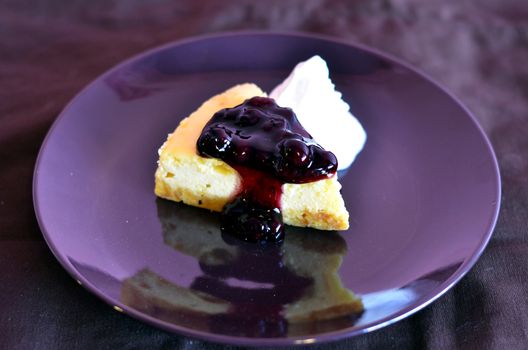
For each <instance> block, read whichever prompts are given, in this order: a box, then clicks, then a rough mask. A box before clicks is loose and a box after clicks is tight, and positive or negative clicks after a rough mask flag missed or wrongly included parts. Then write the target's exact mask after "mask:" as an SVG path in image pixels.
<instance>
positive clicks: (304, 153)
mask: <svg viewBox="0 0 528 350" xmlns="http://www.w3.org/2000/svg"><path fill="white" fill-rule="evenodd" d="M197 149H198V153H199V154H200V155H201V156H207V157H213V158H219V159H222V160H223V161H225V162H226V163H228V164H229V165H231V166H232V167H234V168H235V169H236V170H237V171H238V172H239V173H240V175H241V176H242V187H241V190H240V192H239V194H238V196H237V197H236V198H235V200H234V201H233V202H231V203H228V204H227V205H226V206H225V207H224V210H223V212H222V220H221V229H222V232H224V233H230V234H232V235H235V236H236V237H238V238H240V239H242V240H244V241H249V242H278V241H282V240H283V239H284V225H283V222H282V214H281V210H280V199H281V194H282V190H281V188H282V185H283V184H284V183H296V184H300V183H306V182H313V181H317V180H321V179H325V178H329V177H332V176H333V175H334V174H335V172H336V170H337V158H336V157H335V156H334V154H332V153H331V152H328V151H325V150H324V149H323V148H322V147H321V146H319V145H318V144H317V143H316V142H315V141H314V140H313V139H312V137H311V136H310V134H309V133H308V132H307V131H306V130H305V129H304V128H303V127H302V125H301V124H300V123H299V121H298V120H297V117H296V116H295V113H293V111H292V110H291V109H290V108H282V107H279V106H278V105H277V104H276V103H275V101H274V100H273V99H271V98H267V97H253V98H250V99H248V100H246V101H245V102H244V103H242V104H240V105H238V106H236V107H233V108H226V109H223V110H220V111H218V112H217V113H215V114H214V115H213V117H212V118H211V120H210V121H209V122H208V123H207V124H206V126H205V127H204V129H203V130H202V134H201V135H200V137H199V138H198V141H197Z"/></svg>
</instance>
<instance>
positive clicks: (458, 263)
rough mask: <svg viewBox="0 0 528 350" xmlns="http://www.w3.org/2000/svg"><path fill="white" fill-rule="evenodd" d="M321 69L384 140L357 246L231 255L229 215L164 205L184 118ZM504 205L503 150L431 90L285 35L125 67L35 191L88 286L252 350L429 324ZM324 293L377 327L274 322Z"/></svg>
mask: <svg viewBox="0 0 528 350" xmlns="http://www.w3.org/2000/svg"><path fill="white" fill-rule="evenodd" d="M314 54H319V55H321V56H322V57H323V58H325V59H326V60H327V62H328V64H329V67H330V71H331V77H332V79H333V80H334V82H335V83H336V85H337V88H338V89H339V90H340V91H341V92H342V93H343V96H344V98H345V100H346V101H347V102H348V103H349V104H350V105H351V109H352V112H353V113H354V114H355V115H356V116H357V117H358V118H359V120H360V121H361V123H362V124H363V126H364V127H365V129H366V131H367V135H368V140H367V143H366V147H365V149H364V150H363V152H362V153H361V154H360V156H359V157H358V159H357V160H356V162H355V163H354V164H353V165H352V167H351V168H350V169H348V171H347V172H346V173H341V174H340V176H341V182H342V184H343V190H342V193H343V196H344V199H345V201H346V205H347V208H348V210H349V211H350V213H351V220H350V224H351V225H350V229H349V230H348V231H347V232H341V233H340V234H321V233H317V232H313V231H310V232H307V231H306V232H305V230H300V229H293V228H289V230H288V231H287V239H286V241H285V243H284V245H283V246H281V247H279V248H269V249H257V250H256V249H254V247H253V246H251V245H250V246H240V245H237V244H233V242H226V241H224V240H223V239H222V237H221V235H220V234H219V228H218V222H217V221H218V217H217V214H212V213H209V212H207V211H203V210H199V209H194V208H188V207H186V206H184V205H181V204H176V203H170V202H167V201H164V200H159V199H156V197H155V196H154V194H153V181H154V180H153V174H154V170H155V168H156V160H157V149H158V148H159V146H160V145H161V143H162V142H163V141H164V140H165V138H166V136H167V134H168V133H170V132H172V130H173V129H174V128H175V127H176V125H177V124H178V122H179V121H180V120H181V119H182V118H183V117H185V116H187V115H188V114H189V113H190V112H192V111H193V110H194V109H196V108H197V107H198V106H199V104H200V103H201V102H203V101H205V100H206V99H208V98H209V97H210V96H212V95H214V94H216V93H219V92H221V91H223V90H225V89H227V88H229V87H230V86H232V85H234V84H237V83H242V82H248V81H249V82H255V83H257V84H258V85H259V86H261V87H262V88H263V89H264V90H267V91H269V90H270V89H271V88H272V87H274V86H275V85H276V84H277V83H279V82H280V81H281V80H282V79H284V78H285V77H286V76H287V74H288V73H289V71H290V70H291V69H292V67H293V66H294V65H295V63H297V62H299V61H302V60H305V59H307V58H309V57H310V56H312V55H314ZM322 117H323V118H324V116H322ZM499 199H500V180H499V173H498V168H497V163H496V160H495V157H494V155H493V151H492V149H491V147H490V144H489V142H488V141H487V139H486V137H485V136H484V134H483V132H482V131H481V129H480V128H479V126H478V125H477V123H476V121H475V120H474V119H473V117H472V116H471V115H470V113H469V112H468V111H467V110H466V109H465V108H464V107H463V106H461V104H460V103H459V102H458V101H457V100H456V99H454V98H453V97H452V96H451V95H449V94H448V93H447V92H445V90H443V89H442V88H441V87H439V86H438V85H437V84H435V83H434V82H432V81H431V80H430V79H429V78H427V77H425V76H423V75H422V74H420V73H418V72H417V71H416V70H414V69H412V68H410V67H409V66H407V65H405V64H403V63H401V62H398V61H397V60H395V59H393V58H390V57H388V56H386V55H384V54H381V53H378V52H375V51H373V50H371V49H368V48H365V47H361V46H356V45H351V44H347V43H343V42H339V41H335V40H330V39H327V38H322V37H314V36H307V35H295V34H273V33H244V34H240V33H238V34H237V33H232V34H224V35H218V36H211V37H203V38H196V39H190V40H185V41H180V42H175V43H172V44H169V45H166V46H163V47H160V48H157V49H154V50H151V51H149V52H146V53H144V54H142V55H139V56H136V57H134V58H132V59H130V60H128V61H126V62H124V63H122V64H120V65H119V66H117V67H116V68H114V69H112V70H111V71H109V72H107V73H106V74H104V75H103V76H101V77H100V78H98V79H97V80H95V81H94V82H93V83H92V84H90V85H89V86H88V87H87V88H85V89H84V90H83V91H82V92H81V93H80V94H79V95H78V96H77V97H76V98H75V99H74V100H73V101H72V102H71V103H70V104H69V105H68V106H67V107H66V108H65V110H64V111H63V112H62V114H61V116H60V117H59V118H58V119H57V121H56V123H55V124H54V126H53V127H52V129H51V131H50V132H49V134H48V136H47V138H46V140H45V142H44V144H43V147H42V150H41V153H40V155H39V159H38V162H37V165H36V170H35V179H34V201H35V208H36V213H37V217H38V219H39V222H40V225H41V228H42V231H43V234H44V236H45V237H46V240H47V242H48V244H49V246H50V248H51V249H52V251H53V253H54V254H55V255H56V257H57V259H58V260H59V261H60V262H61V264H62V265H63V266H64V267H65V268H66V269H67V270H68V271H69V272H70V274H71V275H72V276H73V277H74V278H75V279H76V280H77V281H78V282H79V283H80V284H82V285H83V286H84V287H86V288H87V289H89V290H90V291H92V292H93V293H95V294H96V295H98V296H99V297H101V298H102V299H104V300H105V301H106V302H108V303H109V304H111V305H113V306H114V307H115V309H116V310H118V311H123V312H125V313H127V314H129V315H131V316H133V317H136V318H139V319H141V320H144V321H146V322H148V323H151V324H153V325H156V326H159V327H162V328H164V329H167V330H171V331H175V332H178V333H183V334H186V335H190V336H195V337H200V338H204V339H209V340H212V341H219V342H227V343H235V344H253V345H271V344H274V345H280V344H282V345H286V344H306V343H314V342H320V341H329V340H335V339H338V338H342V337H345V336H352V335H357V334H361V333H364V332H368V331H371V330H375V329H377V328H380V327H382V326H385V325H387V324H389V323H391V322H394V321H397V320H399V319H401V318H403V317H405V316H407V315H410V314H411V313H413V312H415V311H417V310H419V309H420V308H422V307H424V306H425V305H427V304H429V303H430V302H431V301H433V300H435V299H436V298H437V297H438V296H440V295H441V294H443V293H444V292H445V291H446V290H447V289H449V288H450V287H452V286H453V284H454V283H456V282H457V281H458V280H459V279H460V278H461V277H462V276H463V275H464V274H465V273H466V272H467V271H468V270H469V269H470V268H471V266H472V265H473V264H474V263H475V262H476V260H477V259H478V257H479V255H480V254H481V253H482V251H483V249H484V247H485V245H486V243H487V242H488V240H489V238H490V236H491V232H492V230H493V226H494V224H495V221H496V218H497V213H498V207H499ZM310 264H313V265H310ZM307 266H317V267H312V268H307ZM321 276H331V278H333V280H332V281H333V282H332V283H334V284H335V285H336V286H338V287H339V286H340V284H341V285H342V287H344V288H346V289H349V290H351V291H353V292H355V293H357V294H358V295H360V296H361V298H362V300H363V303H364V306H365V311H364V312H363V313H362V314H350V315H347V316H345V317H339V318H332V319H330V320H326V321H312V322H304V323H295V322H289V321H288V319H287V318H285V317H282V316H281V317H279V318H276V319H271V320H269V319H268V320H267V321H266V322H263V321H262V317H260V316H259V315H261V316H262V314H261V313H260V312H261V310H262V308H264V307H266V305H267V306H270V307H277V308H279V311H280V310H282V312H284V310H285V308H286V307H287V306H288V305H289V306H292V305H294V304H295V303H299V302H300V300H304V301H306V300H308V299H309V298H312V297H314V295H315V296H317V293H318V292H317V290H318V289H317V286H318V283H319V282H318V281H319V279H320V278H322V277H321ZM144 280H145V281H150V282H149V283H150V284H149V283H147V282H145V281H144ZM135 282H137V283H136V284H134V283H135ZM308 285H309V286H312V287H309V288H308V287H307V286H308ZM314 286H315V287H314ZM310 288H311V289H310ZM330 288H333V287H330ZM307 290H311V291H312V292H311V294H310V293H308V292H307ZM313 290H316V292H313ZM323 292H325V293H329V291H325V290H324V289H323ZM160 296H163V298H164V302H160V301H159V300H160ZM163 298H162V299H163ZM193 298H198V299H199V300H198V301H196V300H197V299H193ZM303 298H304V299H303ZM189 300H191V301H192V300H194V301H195V302H189ZM308 302H310V301H308Z"/></svg>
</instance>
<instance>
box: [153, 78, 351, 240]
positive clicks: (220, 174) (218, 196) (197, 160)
mask: <svg viewBox="0 0 528 350" xmlns="http://www.w3.org/2000/svg"><path fill="white" fill-rule="evenodd" d="M265 95H266V94H265V93H264V92H263V91H262V90H261V89H260V88H259V87H258V86H256V85H254V84H241V85H237V86H234V87H232V88H230V89H228V90H227V91H225V92H223V93H221V94H219V95H216V96H213V97H212V98H210V99H209V100H207V101H206V102H204V103H203V104H202V105H201V106H200V107H199V108H198V109H197V110H196V111H195V112H193V113H192V114H191V115H190V116H189V117H187V118H185V119H184V120H182V121H181V122H180V125H178V127H177V128H176V130H175V131H174V132H173V133H172V134H170V135H169V137H168V138H167V141H166V142H165V143H164V144H163V146H162V147H161V148H160V150H159V156H160V157H159V161H158V169H157V170H156V174H155V181H156V183H155V193H156V195H157V196H159V197H162V198H166V199H170V200H174V201H178V202H179V201H182V202H184V203H186V204H188V205H193V206H197V207H200V208H206V209H210V210H213V211H221V210H222V208H223V207H224V205H225V204H226V203H229V202H230V201H232V200H233V198H234V197H235V196H236V194H237V193H238V191H239V189H240V185H241V177H240V175H239V173H238V172H237V171H236V170H235V169H233V168H232V167H231V166H229V165H228V164H227V163H225V162H224V161H222V160H219V159H215V158H204V157H201V156H199V155H198V153H197V151H196V141H197V140H198V137H199V136H200V134H201V132H202V130H203V128H204V126H205V124H207V122H208V121H209V120H210V118H211V117H212V116H213V114H214V113H215V112H217V111H219V110H221V109H223V108H231V107H235V106H237V105H239V104H241V103H242V102H244V101H245V100H246V99H248V98H251V97H254V96H265ZM340 189H341V185H340V184H339V182H338V181H337V177H336V176H334V177H332V178H330V179H325V180H319V181H315V182H310V183H305V184H285V185H284V186H283V188H282V191H283V194H282V199H281V209H282V214H283V220H284V222H285V223H286V224H288V225H293V226H301V227H313V228H317V229H320V230H346V229H347V228H348V212H347V210H346V208H345V203H344V201H343V198H342V197H341V194H340V192H339V191H340Z"/></svg>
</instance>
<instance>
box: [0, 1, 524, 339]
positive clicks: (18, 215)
mask: <svg viewBox="0 0 528 350" xmlns="http://www.w3.org/2000/svg"><path fill="white" fill-rule="evenodd" d="M238 29H273V30H285V31H288V30H295V31H305V32H313V33H322V34H327V35H332V36H336V37H339V38H344V39H347V40H350V41H356V42H361V43H364V44H368V45H371V46H373V47H375V48H378V49H381V50H384V51H387V52H389V53H391V54H394V55H396V56H398V57H400V58H403V59H404V60H406V61H408V62H410V63H412V64H415V65H416V66H417V67H419V68H420V69H422V70H423V71H425V72H426V73H428V74H430V75H431V76H433V77H434V78H436V79H438V80H439V81H440V82H442V83H443V84H444V85H445V86H447V88H448V89H450V90H451V91H452V92H454V94H455V95H457V96H458V97H460V98H461V100H462V101H463V102H464V103H465V104H466V105H467V106H468V107H469V108H470V109H471V110H472V111H473V112H474V113H475V115H476V116H477V118H478V119H479V121H480V123H481V124H482V126H483V128H484V130H485V131H486V133H487V134H488V136H489V137H490V139H491V141H492V143H493V145H494V147H495V150H496V153H497V156H498V158H499V163H500V167H501V174H502V182H503V196H502V208H501V213H500V218H499V222H498V225H497V228H496V230H495V233H494V235H493V237H492V239H491V242H490V244H489V246H488V247H487V249H486V251H485V252H484V254H483V256H482V257H481V259H480V260H479V261H478V263H477V264H476V266H475V267H474V268H473V269H472V270H471V271H470V272H469V274H468V275H467V276H466V277H464V278H463V279H462V281H461V282H460V283H459V284H458V285H457V286H456V287H454V288H453V289H451V290H450V291H449V292H448V293H447V294H446V295H444V296H443V297H442V298H440V299H439V300H438V301H436V302H434V303H433V304H432V305H431V306H429V307H427V308H426V309H424V310H423V311H420V312H418V313H417V314H415V315H414V316H411V317H409V318H407V319H405V320H403V321H400V322H398V323H396V324H394V325H392V326H389V327H387V328H384V329H382V330H378V331H376V332H374V333H371V334H368V335H363V336H359V337H356V338H353V339H348V340H343V341H340V342H336V343H331V344H326V345H320V346H315V347H312V348H314V349H351V348H358V349H390V348H394V349H405V348H418V349H421V348H429V349H453V348H461V349H526V348H528V305H527V298H528V282H526V280H527V277H528V242H527V228H528V227H527V217H528V212H527V211H528V189H527V187H526V185H527V180H528V102H527V100H528V2H527V1H526V0H506V1H501V0H483V1H477V0H474V1H469V0H464V1H459V0H446V1H440V0H438V1H423V0H365V1H329V0H328V1H322V0H318V1H316V0H313V1H310V0H307V1H243V0H239V1H213V0H210V1H199V0H194V1H161V0H158V1H140V0H128V1H124V0H123V1H105V0H98V1H80V0H68V1H60V0H56V1H51V0H48V1H16V0H13V1H0V348H2V349H4V348H5V349H59V348H62V349H73V348H79V349H114V348H127V349H140V348H147V347H148V348H153V349H172V348H181V349H202V348H205V347H208V348H212V349H224V348H226V349H233V347H229V346H225V347H224V346H221V345H216V344H210V343H205V342H201V341H198V340H193V339H188V338H185V337H181V336H177V335H173V334H169V333H166V332H164V331H161V330H158V329H156V328H153V327H150V326H148V325H145V324H143V323H141V322H139V321H136V320H134V319H131V318H129V317H127V316H125V315H122V314H120V313H117V312H115V311H113V310H112V309H111V308H110V307H109V306H107V305H106V304H105V303H103V302H102V301H100V300H99V299H97V298H96V297H95V296H93V295H91V294H90V293H88V292H87V291H85V290H84V289H83V288H81V287H80V286H78V285H77V283H75V281H74V280H73V279H72V278H71V277H70V276H69V275H68V274H67V273H66V272H65V271H64V270H63V269H62V268H61V267H60V265H59V263H58V262H57V261H56V260H55V259H54V257H53V256H52V254H51V252H50V251H49V250H48V248H47V246H46V244H45V242H44V240H43V238H42V235H41V232H40V229H39V228H38V225H37V222H36V219H35V216H34V213H33V205H32V197H31V187H32V184H31V182H32V172H33V166H34V163H35V159H36V156H37V153H38V150H39V147H40V144H41V142H42V140H43V138H44V136H45V134H46V132H47V130H48V129H49V127H50V125H51V123H52V122H53V121H54V119H55V118H56V117H57V115H58V114H59V113H60V111H61V109H62V108H63V107H64V106H65V104H66V103H67V102H68V101H69V100H70V99H71V98H72V97H73V96H74V95H75V94H76V93H77V92H78V91H79V90H80V89H81V88H82V87H83V86H84V85H86V84H87V83H88V82H90V81H91V80H93V79H94V78H96V77H97V76H98V75H99V74H101V73H103V72H104V71H105V70H107V69H108V68H110V67H112V66H113V65H115V64H116V63H118V62H120V61H121V60H123V59H125V58H128V57H129V56H131V55H133V54H136V53H139V52H141V51H143V50H145V49H147V48H151V47H153V46H156V45H159V44H162V43H165V42H168V41H172V40H175V39H179V38H183V37H187V36H191V35H197V34H202V33H211V32H218V31H224V30H238Z"/></svg>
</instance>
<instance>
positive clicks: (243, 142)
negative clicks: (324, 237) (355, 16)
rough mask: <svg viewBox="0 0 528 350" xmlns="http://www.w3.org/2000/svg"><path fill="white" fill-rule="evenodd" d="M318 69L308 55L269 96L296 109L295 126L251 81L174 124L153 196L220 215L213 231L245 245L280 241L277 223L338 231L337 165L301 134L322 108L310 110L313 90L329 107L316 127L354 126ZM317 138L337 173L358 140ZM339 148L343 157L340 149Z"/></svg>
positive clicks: (341, 220) (343, 213) (342, 222)
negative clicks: (218, 226)
mask: <svg viewBox="0 0 528 350" xmlns="http://www.w3.org/2000/svg"><path fill="white" fill-rule="evenodd" d="M321 62H322V63H323V64H324V61H322V59H321V58H319V57H318V56H315V57H314V58H312V59H310V60H308V61H306V62H303V63H301V64H299V65H298V66H297V67H296V68H295V70H294V71H293V72H292V74H291V75H290V77H288V78H287V79H286V80H285V81H284V82H283V83H282V84H281V85H279V86H277V88H276V89H274V91H273V92H272V95H273V96H274V97H275V99H276V101H283V102H284V104H287V105H294V107H296V108H297V109H298V110H299V111H301V112H302V117H300V116H299V119H298V118H297V116H296V115H295V112H296V110H295V109H294V110H292V109H290V108H285V107H281V106H279V105H277V103H276V102H275V100H274V99H272V98H269V97H267V96H266V94H265V93H264V92H263V91H262V90H261V89H260V88H259V87H258V86H256V85H255V84H251V83H246V84H240V85H236V86H234V87H232V88H229V89H228V90H226V91H225V92H223V93H220V94H218V95H216V96H213V97H211V98H210V99H209V100H207V101H205V102H204V103H203V104H202V105H201V106H200V107H199V108H198V109H197V110H196V111H194V112H193V113H192V114H191V115H190V116H189V117H187V118H185V119H184V120H182V121H181V122H180V124H179V125H178V127H177V128H176V130H175V131H174V132H173V133H172V134H170V135H169V137H168V139H167V140H166V142H165V143H164V144H163V145H162V147H161V148H160V150H159V161H158V168H157V170H156V174H155V193H156V195H157V196H159V197H162V198H166V199H170V200H173V201H181V202H183V203H185V204H188V205H192V206H197V207H201V208H204V209H209V210H212V211H223V216H222V218H223V219H222V230H223V231H224V232H229V233H233V234H235V235H237V236H238V237H239V238H241V239H243V240H246V241H259V242H263V241H280V240H282V239H283V232H284V228H283V223H285V224H289V225H292V226H301V227H312V228H316V229H319V230H345V229H347V228H348V217H349V214H348V212H347V210H346V208H345V204H344V201H343V198H342V197H341V194H340V189H341V185H340V183H339V182H338V180H337V175H336V171H337V169H338V159H337V158H336V156H335V155H334V154H333V153H332V152H329V151H327V150H325V149H324V148H323V147H321V146H320V145H319V144H318V143H317V140H314V139H313V138H312V136H311V134H310V133H308V131H307V130H305V129H304V127H303V126H304V124H305V123H306V124H307V125H310V127H311V128H312V129H314V130H315V129H316V128H315V126H316V123H314V121H313V119H314V117H313V115H312V114H311V111H313V110H315V111H316V112H318V113H321V109H320V108H319V109H317V108H316V107H313V108H310V105H313V106H317V104H315V105H314V103H313V97H315V96H314V95H317V91H318V89H322V90H321V91H320V95H321V98H322V99H323V100H322V101H320V103H330V104H331V105H332V107H331V108H330V109H329V110H330V111H331V113H330V114H329V116H328V117H326V116H325V119H329V120H322V119H321V117H320V119H321V120H320V122H319V124H320V125H327V124H329V123H330V124H331V122H332V118H334V121H338V122H339V123H340V125H338V126H337V128H338V129H340V128H341V129H345V130H351V129H352V130H356V131H357V130H360V131H362V128H361V126H360V125H359V123H358V122H357V121H356V120H355V118H353V117H352V116H351V115H350V113H349V112H348V105H346V103H344V102H343V101H342V100H341V95H340V94H339V93H337V92H336V91H335V90H334V87H333V84H332V83H331V82H330V80H329V78H328V69H327V68H326V72H325V71H324V69H323V70H321V69H320V68H319V70H318V68H317V67H321ZM324 67H326V64H324ZM321 71H322V75H323V76H324V75H325V74H326V79H327V81H328V82H329V83H328V84H329V85H328V84H326V85H325V84H323V83H321V82H320V81H323V82H324V79H322V78H319V80H320V81H315V83H314V82H313V81H312V80H311V78H309V76H312V77H320V76H321ZM317 72H319V73H317ZM307 76H308V77H307ZM329 91H330V92H329ZM307 96H308V97H309V98H306V97H307ZM343 104H344V105H343ZM332 111H333V112H332ZM347 113H348V114H347ZM336 117H337V118H338V119H335V118H336ZM350 117H352V118H350ZM346 118H348V119H346ZM299 120H300V121H301V122H299ZM303 120H304V121H305V122H303ZM344 120H347V121H346V122H344ZM350 120H352V122H350ZM319 134H320V135H321V136H320V138H321V139H323V140H324V141H325V143H327V144H329V145H330V146H331V147H333V148H334V149H336V150H337V151H336V153H338V154H340V155H341V156H340V157H341V158H342V159H344V160H345V164H346V165H349V164H350V163H351V162H352V161H353V159H354V157H355V156H356V155H357V153H358V152H359V150H360V149H361V147H362V146H363V143H364V141H365V136H364V132H363V135H361V133H359V137H355V138H354V140H355V141H354V142H355V144H354V145H352V146H353V147H351V145H350V144H348V145H347V144H346V141H345V142H344V144H343V141H340V142H341V144H339V142H338V144H337V145H336V144H335V142H334V141H332V140H333V138H332V137H325V136H324V134H322V133H321V132H319ZM356 135H358V133H357V132H356ZM348 139H350V137H349V138H348ZM358 139H359V141H358ZM347 147H348V151H346V150H345V151H342V149H343V148H347Z"/></svg>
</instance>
